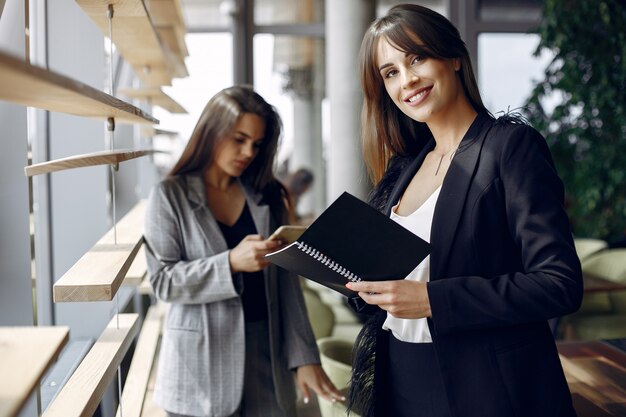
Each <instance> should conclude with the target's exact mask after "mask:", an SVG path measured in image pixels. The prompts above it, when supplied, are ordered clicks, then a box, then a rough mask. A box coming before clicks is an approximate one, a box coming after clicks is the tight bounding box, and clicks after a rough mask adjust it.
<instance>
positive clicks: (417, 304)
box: [346, 279, 431, 319]
mask: <svg viewBox="0 0 626 417" xmlns="http://www.w3.org/2000/svg"><path fill="white" fill-rule="evenodd" d="M346 287H348V288H349V289H351V290H352V291H357V292H358V293H359V297H361V298H362V299H363V301H365V302H366V303H367V304H375V305H377V306H379V307H380V308H382V309H383V310H385V311H387V312H389V313H390V314H391V315H392V316H394V317H397V318H401V319H421V318H424V317H430V316H431V311H430V302H429V300H428V291H427V290H426V283H425V282H417V281H410V280H406V279H400V280H393V281H359V282H349V283H348V284H346Z"/></svg>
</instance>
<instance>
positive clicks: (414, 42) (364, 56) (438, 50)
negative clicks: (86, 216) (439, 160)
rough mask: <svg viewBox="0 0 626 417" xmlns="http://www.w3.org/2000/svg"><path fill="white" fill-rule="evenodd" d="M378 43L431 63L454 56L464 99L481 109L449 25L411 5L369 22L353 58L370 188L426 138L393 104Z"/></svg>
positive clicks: (469, 71) (455, 34)
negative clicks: (356, 63)
mask: <svg viewBox="0 0 626 417" xmlns="http://www.w3.org/2000/svg"><path fill="white" fill-rule="evenodd" d="M381 39H385V40H387V41H388V42H389V43H390V44H391V45H394V46H395V47H396V48H397V49H398V50H400V51H402V52H406V53H411V54H418V55H421V56H424V57H429V58H434V59H451V58H458V59H460V61H461V68H460V71H459V77H460V80H461V84H462V86H463V90H464V92H465V95H466V96H467V98H468V100H469V102H470V104H471V105H472V107H473V108H474V109H475V110H476V111H477V112H481V111H487V110H486V108H485V106H484V105H483V102H482V99H481V97H480V92H479V91H478V85H477V83H476V77H475V76H474V71H473V69H472V62H471V60H470V57H469V52H468V51H467V47H466V46H465V42H463V40H462V39H461V35H460V34H459V31H458V29H457V28H456V27H454V25H453V24H452V23H451V22H450V21H449V20H448V19H446V18H445V17H443V16H442V15H440V14H439V13H437V12H435V11H433V10H430V9H428V8H426V7H422V6H418V5H416V4H400V5H397V6H394V7H392V8H391V9H390V10H389V12H388V13H387V14H386V15H385V16H383V17H380V18H378V19H377V20H375V21H374V22H373V23H372V24H371V25H370V27H369V29H368V30H367V32H366V33H365V36H364V38H363V42H362V43H361V51H360V54H359V61H360V73H361V87H362V89H363V94H364V101H363V108H362V112H361V139H362V145H363V156H364V159H365V165H366V167H367V169H368V173H369V176H370V179H371V180H372V181H373V182H374V184H376V183H378V182H379V181H380V179H381V178H382V176H383V174H384V172H385V169H386V167H387V163H388V161H389V159H390V158H391V157H393V156H395V155H400V156H405V155H411V154H414V153H416V152H417V151H419V150H420V149H421V148H422V147H423V146H424V144H425V143H426V142H427V140H428V139H429V138H430V137H431V133H430V130H429V129H428V127H427V126H426V124H425V123H421V122H417V121H415V120H413V119H411V118H409V117H408V116H406V115H405V114H404V113H402V112H401V111H400V109H399V108H398V107H397V106H396V105H395V104H394V103H393V101H392V100H391V98H390V97H389V95H388V94H387V91H386V90H385V85H384V82H383V79H382V77H381V76H380V73H379V71H378V67H377V56H376V52H377V49H378V43H379V42H380V40H381Z"/></svg>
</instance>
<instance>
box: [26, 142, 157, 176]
mask: <svg viewBox="0 0 626 417" xmlns="http://www.w3.org/2000/svg"><path fill="white" fill-rule="evenodd" d="M157 152H160V151H155V150H150V149H145V150H137V151H134V150H130V149H127V150H119V151H102V152H94V153H89V154H83V155H75V156H70V157H67V158H61V159H55V160H54V161H48V162H42V163H40V164H33V165H29V166H26V167H24V173H25V174H26V176H27V177H31V176H33V175H40V174H48V173H50V172H56V171H64V170H66V169H74V168H81V167H90V166H96V165H115V164H119V163H120V162H124V161H128V160H131V159H135V158H140V157H142V156H145V155H150V154H154V153H157Z"/></svg>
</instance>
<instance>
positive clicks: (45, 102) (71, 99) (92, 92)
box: [0, 52, 159, 124]
mask: <svg viewBox="0 0 626 417" xmlns="http://www.w3.org/2000/svg"><path fill="white" fill-rule="evenodd" d="M0 99H1V100H6V101H10V102H13V103H17V104H22V105H24V106H31V107H37V108H40V109H44V110H50V111H55V112H61V113H68V114H73V115H76V116H85V117H92V118H97V119H105V120H106V119H108V118H110V117H113V118H115V121H116V122H118V123H148V124H155V123H157V124H158V123H159V121H158V120H157V119H155V118H153V117H152V116H150V115H149V114H146V113H144V112H143V111H142V110H140V109H138V108H137V107H135V106H133V105H131V104H128V103H125V102H123V101H121V100H118V99H117V98H115V97H112V96H110V95H108V94H106V93H104V92H102V91H100V90H96V89H95V88H93V87H90V86H88V85H86V84H83V83H80V82H78V81H76V80H73V79H71V78H68V77H65V76H63V75H60V74H57V73H55V72H52V71H48V70H46V69H44V68H41V67H38V66H35V65H29V64H27V63H26V62H24V60H23V59H20V58H17V57H14V56H11V55H9V54H6V53H4V52H0Z"/></svg>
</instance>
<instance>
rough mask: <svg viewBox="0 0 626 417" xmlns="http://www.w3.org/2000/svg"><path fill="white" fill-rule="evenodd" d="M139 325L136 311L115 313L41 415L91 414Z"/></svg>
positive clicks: (85, 416)
mask: <svg viewBox="0 0 626 417" xmlns="http://www.w3.org/2000/svg"><path fill="white" fill-rule="evenodd" d="M118 319H119V328H118V327H117V324H118ZM139 327H140V324H139V316H138V315H137V314H120V315H116V316H114V317H113V319H112V320H111V321H110V322H109V324H108V325H107V327H106V328H105V329H104V331H103V332H102V334H101V335H100V337H99V338H98V340H97V341H96V343H95V344H94V345H93V346H92V348H91V349H90V350H89V353H87V356H85V359H83V361H82V362H81V363H80V365H79V366H78V368H77V369H76V371H74V373H73V374H72V376H71V377H70V379H69V380H68V381H67V383H66V384H65V386H64V387H63V388H62V389H61V391H59V393H58V394H57V396H56V398H55V399H54V401H52V403H51V404H50V405H49V406H48V408H47V409H46V411H45V412H44V413H43V414H42V416H44V417H88V416H92V415H93V413H94V412H95V411H96V408H97V407H98V404H99V403H100V399H101V398H102V396H103V395H104V392H105V390H106V389H107V387H108V385H109V384H110V383H111V382H112V381H113V379H114V377H115V374H116V371H117V368H118V366H119V365H120V363H121V362H122V359H123V358H124V356H125V355H126V352H127V351H128V348H129V347H130V344H131V342H132V341H133V339H134V337H135V336H136V335H137V332H138V331H139Z"/></svg>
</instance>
